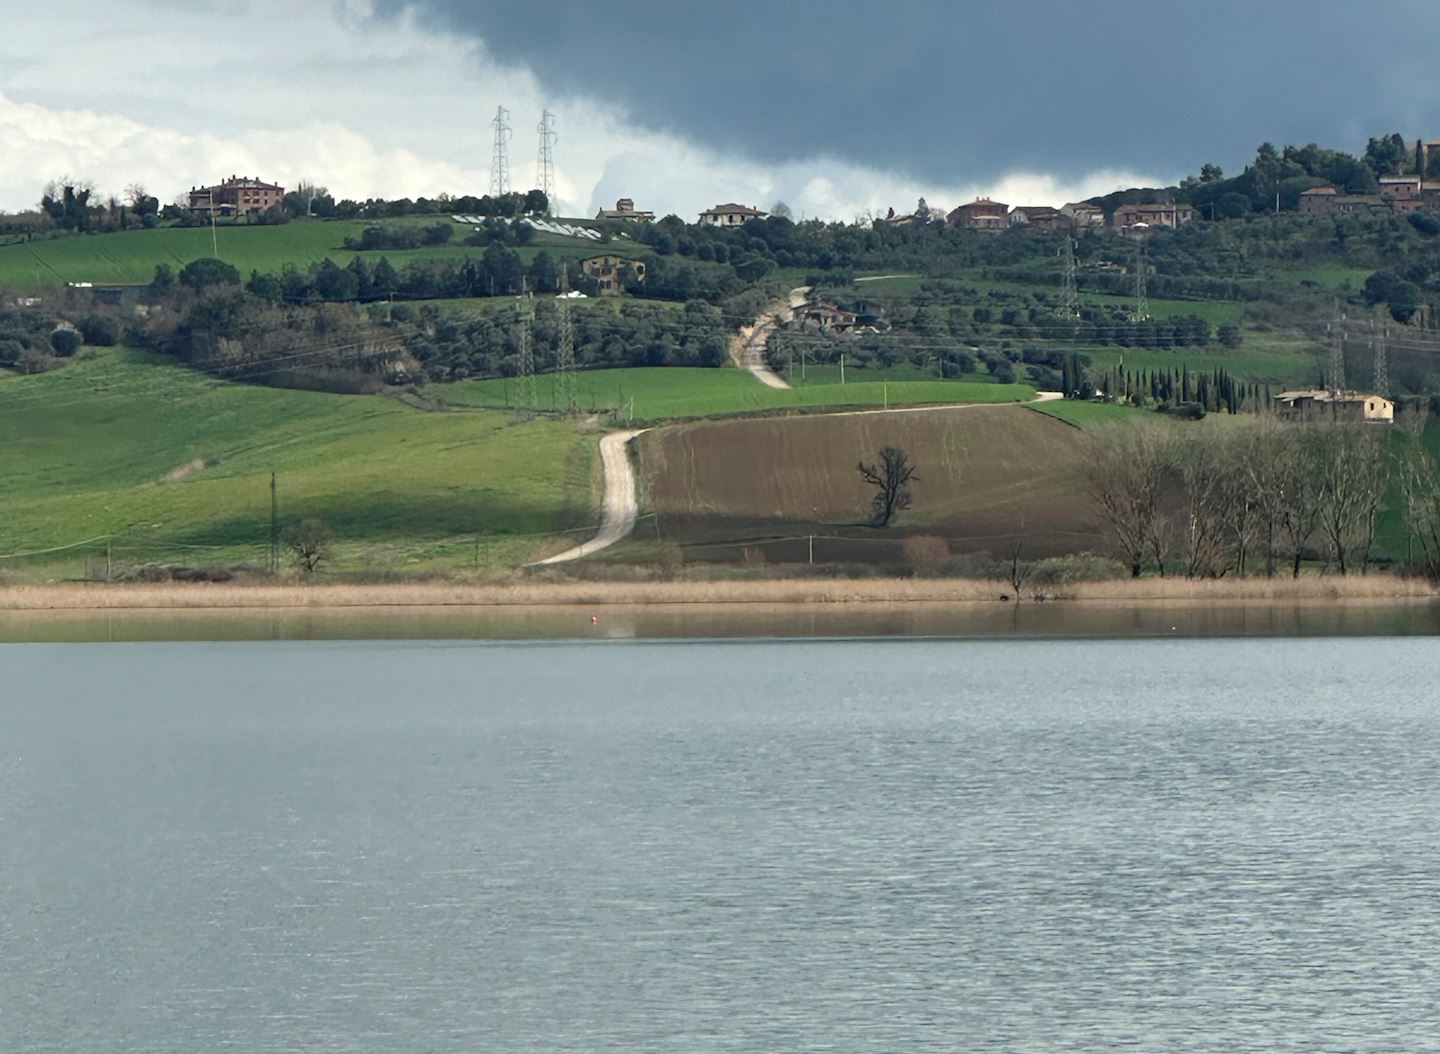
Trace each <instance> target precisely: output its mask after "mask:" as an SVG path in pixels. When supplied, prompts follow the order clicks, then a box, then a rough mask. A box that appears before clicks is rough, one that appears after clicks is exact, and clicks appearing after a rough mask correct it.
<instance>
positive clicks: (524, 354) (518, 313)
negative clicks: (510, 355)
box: [515, 292, 535, 413]
mask: <svg viewBox="0 0 1440 1054" xmlns="http://www.w3.org/2000/svg"><path fill="white" fill-rule="evenodd" d="M533 306H534V301H533V300H532V299H531V297H530V294H529V292H522V293H521V294H520V296H519V297H518V298H517V299H516V301H515V322H516V325H517V327H518V329H519V344H520V371H519V378H518V380H519V382H520V383H519V388H520V394H519V403H520V409H521V410H522V411H523V412H525V413H534V412H535V344H534V341H533V340H532V339H531V337H532V334H531V332H530V330H531V324H532V321H533V316H532V314H531V312H532V309H533Z"/></svg>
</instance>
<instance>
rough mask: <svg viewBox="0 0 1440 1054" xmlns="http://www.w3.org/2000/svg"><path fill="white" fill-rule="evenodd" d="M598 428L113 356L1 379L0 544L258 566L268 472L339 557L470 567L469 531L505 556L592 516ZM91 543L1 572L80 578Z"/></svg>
mask: <svg viewBox="0 0 1440 1054" xmlns="http://www.w3.org/2000/svg"><path fill="white" fill-rule="evenodd" d="M596 442H597V439H596V437H595V436H593V435H586V434H581V433H580V432H579V431H578V430H577V429H576V428H575V427H573V426H571V425H568V424H565V423H562V422H555V421H543V420H542V421H534V422H530V423H527V424H515V423H512V420H511V419H510V418H509V417H508V416H507V415H504V414H490V413H476V414H427V413H421V412H418V411H415V410H412V409H409V408H407V407H404V406H402V405H400V404H399V403H397V402H395V401H394V400H390V399H385V398H381V397H345V396H331V395H321V394H316V393H309V392H295V391H278V390H272V389H266V388H251V387H245V386H241V385H235V384H229V383H225V382H220V381H216V380H213V379H211V378H208V377H205V376H203V375H199V374H196V373H193V372H191V371H189V370H186V369H183V368H180V367H176V366H173V365H169V364H166V363H164V362H161V361H156V360H153V359H151V358H149V357H147V356H144V355H142V354H140V353H137V352H130V351H119V352H113V353H109V354H106V355H104V356H101V357H97V358H95V359H91V360H88V361H83V362H76V363H73V364H71V365H68V366H67V367H66V368H64V369H63V370H59V371H56V372H54V373H50V374H45V375H42V376H37V377H14V376H12V377H7V378H4V379H0V556H4V557H10V556H12V555H13V554H16V553H24V552H33V551H36V550H46V549H56V548H58V547H65V546H72V545H74V544H75V543H77V542H82V541H85V540H87V539H94V538H98V537H101V536H106V535H113V536H115V537H114V541H113V543H112V544H113V551H114V554H115V557H116V559H117V560H120V561H124V562H128V563H143V562H148V561H166V562H172V563H192V564H202V563H230V562H236V561H251V562H263V560H264V558H265V555H266V548H267V540H268V536H269V518H270V491H269V485H270V473H271V471H272V470H273V471H275V472H276V473H278V476H279V491H280V508H281V516H282V520H283V521H284V522H286V523H289V522H293V521H294V520H296V519H298V518H300V517H309V516H314V517H319V518H320V519H323V520H324V521H326V522H327V523H328V524H330V525H331V526H332V527H333V529H334V531H335V534H336V537H337V566H349V567H360V566H364V567H367V568H372V569H376V568H395V569H402V570H403V569H418V568H426V567H436V566H451V567H457V566H465V565H468V564H470V563H472V562H473V561H475V560H476V558H477V546H476V538H477V536H479V538H480V545H479V549H478V557H479V560H480V562H482V563H506V564H514V563H519V562H522V561H523V560H525V559H528V558H530V557H532V556H534V555H537V554H539V553H541V552H542V551H550V550H553V549H554V548H556V547H557V541H558V540H557V539H554V538H553V537H552V539H551V540H550V541H548V542H547V540H546V536H547V535H552V536H553V535H554V534H555V532H557V531H560V530H562V529H565V528H575V527H581V526H584V525H587V524H592V523H594V522H595V520H596V518H597V517H598V512H597V508H598V503H597V501H596V491H595V480H594V476H593V466H594V461H595V456H594V455H595V446H596ZM207 466H208V467H207ZM559 544H563V543H559ZM103 550H104V545H103V543H101V544H96V545H90V546H85V547H81V548H79V549H71V550H64V551H62V552H58V553H53V554H48V555H41V556H37V557H30V558H25V559H3V560H0V570H14V569H32V570H33V569H35V568H37V567H41V568H47V567H48V568H49V569H51V570H52V571H53V572H54V573H60V574H67V575H69V574H75V573H77V572H78V571H79V570H81V569H82V568H83V566H84V564H85V562H86V561H87V560H94V559H96V558H97V557H98V556H99V555H100V554H102V553H103Z"/></svg>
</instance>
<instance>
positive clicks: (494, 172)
mask: <svg viewBox="0 0 1440 1054" xmlns="http://www.w3.org/2000/svg"><path fill="white" fill-rule="evenodd" d="M490 127H491V128H492V129H494V131H495V145H494V148H493V149H492V151H491V153H490V196H491V197H492V198H498V197H500V196H501V195H503V194H508V193H510V111H509V110H507V109H505V107H503V106H497V107H495V119H494V120H493V121H491V122H490Z"/></svg>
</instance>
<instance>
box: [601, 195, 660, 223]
mask: <svg viewBox="0 0 1440 1054" xmlns="http://www.w3.org/2000/svg"><path fill="white" fill-rule="evenodd" d="M595 218H596V219H597V220H634V221H636V222H642V221H649V220H653V219H654V218H655V213H653V212H645V211H642V210H639V209H636V208H635V201H634V199H632V198H621V199H620V200H619V201H617V202H616V203H615V207H614V208H613V209H601V210H600V211H599V213H598V214H596V216H595Z"/></svg>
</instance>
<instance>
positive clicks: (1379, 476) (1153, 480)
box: [1085, 419, 1440, 578]
mask: <svg viewBox="0 0 1440 1054" xmlns="http://www.w3.org/2000/svg"><path fill="white" fill-rule="evenodd" d="M1401 446H1402V448H1403V450H1404V457H1405V458H1409V459H1410V460H1403V459H1401V458H1399V457H1398V456H1397V452H1396V446H1395V445H1394V444H1392V440H1391V432H1390V431H1389V430H1388V429H1386V428H1383V427H1378V426H1369V425H1359V424H1355V425H1348V424H1326V425H1319V424H1316V425H1307V424H1292V423H1283V422H1279V421H1276V420H1274V419H1256V420H1254V421H1248V422H1236V423H1235V424H1233V425H1231V426H1230V427H1227V428H1224V429H1205V430H1199V431H1190V430H1186V431H1176V430H1173V429H1165V428H1161V427H1158V426H1151V427H1145V426H1131V427H1127V428H1124V429H1116V430H1113V431H1109V432H1104V433H1097V434H1096V435H1094V436H1093V437H1091V439H1090V440H1089V444H1088V449H1087V452H1086V455H1087V456H1086V461H1087V467H1086V471H1085V487H1086V491H1087V493H1088V495H1089V497H1090V500H1091V502H1092V503H1093V506H1094V509H1095V512H1096V515H1097V518H1098V520H1099V524H1100V526H1101V527H1102V529H1103V531H1104V533H1105V535H1106V538H1107V540H1108V542H1109V544H1110V546H1111V548H1112V549H1113V552H1114V554H1115V555H1116V556H1117V557H1118V558H1119V559H1120V560H1121V561H1123V562H1124V564H1125V565H1126V566H1127V567H1128V568H1129V569H1130V573H1131V575H1132V576H1133V577H1136V578H1139V577H1140V576H1141V575H1142V574H1143V573H1144V572H1145V571H1147V570H1151V571H1154V572H1155V573H1157V574H1159V575H1161V576H1162V577H1163V576H1164V575H1165V574H1166V573H1167V572H1169V571H1174V570H1179V571H1180V572H1181V573H1183V574H1184V575H1185V576H1186V577H1188V578H1219V577H1222V576H1224V575H1227V574H1238V575H1245V574H1255V573H1260V574H1264V575H1266V576H1274V575H1277V574H1289V575H1291V576H1294V577H1298V576H1299V574H1300V571H1301V568H1302V566H1303V565H1304V563H1305V562H1307V561H1313V562H1316V563H1320V564H1322V565H1323V566H1324V567H1325V568H1327V569H1331V570H1334V571H1337V572H1338V573H1340V574H1348V573H1351V572H1356V571H1364V570H1366V569H1368V568H1369V566H1370V565H1371V562H1372V560H1373V558H1374V547H1375V536H1376V529H1377V526H1378V522H1379V516H1380V511H1381V506H1382V503H1383V502H1384V499H1385V496H1386V492H1387V488H1388V487H1389V485H1390V481H1391V480H1392V479H1395V478H1397V474H1400V475H1401V476H1403V473H1402V472H1401V470H1400V467H1399V466H1400V465H1401V464H1402V463H1404V464H1407V465H1411V466H1412V467H1413V472H1412V473H1411V475H1412V476H1413V478H1414V479H1415V480H1416V481H1417V483H1416V486H1415V488H1414V490H1415V493H1416V494H1417V495H1418V496H1419V497H1418V498H1417V502H1416V509H1417V510H1418V509H1425V508H1429V509H1433V510H1434V511H1435V512H1436V513H1440V482H1437V481H1440V475H1437V472H1436V464H1435V462H1434V459H1433V458H1431V457H1430V456H1429V455H1428V454H1425V455H1424V459H1422V460H1415V459H1414V455H1413V452H1412V450H1411V449H1410V448H1408V447H1403V444H1402V445H1401ZM1418 446H1419V444H1418V442H1417V443H1413V444H1411V447H1418ZM1422 453H1423V451H1422ZM1427 502H1429V504H1427ZM1435 526H1436V528H1437V530H1440V519H1437V520H1436V521H1435ZM1432 537H1434V538H1435V539H1436V540H1440V534H1435V535H1433V536H1432ZM1436 554H1437V557H1440V547H1437V548H1436ZM1432 571H1437V572H1440V559H1437V560H1436V562H1435V566H1434V567H1433V568H1432Z"/></svg>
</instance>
